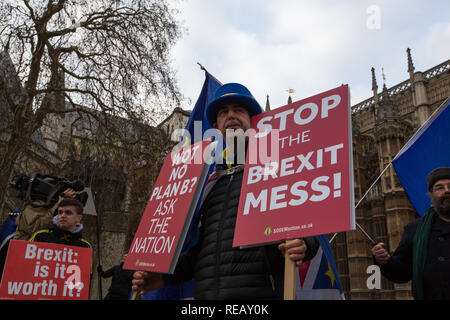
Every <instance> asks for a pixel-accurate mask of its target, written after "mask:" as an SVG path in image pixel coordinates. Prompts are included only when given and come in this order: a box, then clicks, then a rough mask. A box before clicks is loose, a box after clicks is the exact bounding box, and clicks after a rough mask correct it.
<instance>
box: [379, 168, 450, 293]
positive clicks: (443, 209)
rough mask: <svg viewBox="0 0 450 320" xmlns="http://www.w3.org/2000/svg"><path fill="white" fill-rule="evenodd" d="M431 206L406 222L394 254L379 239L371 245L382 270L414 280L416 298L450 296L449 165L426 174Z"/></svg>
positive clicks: (397, 278)
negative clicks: (375, 243) (420, 214)
mask: <svg viewBox="0 0 450 320" xmlns="http://www.w3.org/2000/svg"><path fill="white" fill-rule="evenodd" d="M427 184H428V195H429V196H430V198H431V207H430V208H429V209H428V210H427V212H426V213H425V215H424V216H423V217H422V218H420V219H417V220H415V221H412V222H411V223H409V224H407V225H406V226H405V230H404V233H403V236H402V239H401V240H400V243H399V245H398V247H397V249H396V250H395V252H394V254H393V255H390V254H389V252H388V251H387V250H386V249H385V248H384V243H378V244H377V245H375V246H374V247H373V248H372V254H373V256H374V259H375V261H376V263H377V264H378V265H379V266H380V269H381V273H382V275H383V276H385V277H386V278H387V279H389V280H390V281H392V282H398V283H403V282H408V281H410V280H412V293H413V296H414V299H416V300H424V299H426V300H450V167H441V168H437V169H434V170H433V171H431V172H430V173H429V174H428V176H427Z"/></svg>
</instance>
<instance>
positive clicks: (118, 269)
mask: <svg viewBox="0 0 450 320" xmlns="http://www.w3.org/2000/svg"><path fill="white" fill-rule="evenodd" d="M122 267H123V262H122V263H121V264H120V265H117V266H114V267H112V268H110V269H108V270H106V271H103V270H101V269H100V271H101V272H100V275H101V276H102V278H109V277H112V280H111V286H110V287H109V290H108V294H107V295H106V297H105V298H104V300H128V298H129V296H130V292H131V286H132V283H131V281H132V280H133V273H134V271H133V270H124V269H122Z"/></svg>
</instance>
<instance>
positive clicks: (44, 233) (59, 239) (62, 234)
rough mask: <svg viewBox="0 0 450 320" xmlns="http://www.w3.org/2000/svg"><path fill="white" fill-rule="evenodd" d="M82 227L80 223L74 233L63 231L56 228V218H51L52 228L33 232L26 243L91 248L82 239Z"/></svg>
mask: <svg viewBox="0 0 450 320" xmlns="http://www.w3.org/2000/svg"><path fill="white" fill-rule="evenodd" d="M82 230H83V225H82V224H81V223H80V224H79V225H77V228H76V229H75V231H74V232H70V231H65V230H63V229H61V228H60V227H59V226H58V223H57V216H55V217H54V218H53V226H52V227H51V228H50V229H43V230H39V231H37V232H35V233H34V234H33V236H32V237H31V238H30V239H29V240H28V241H37V242H49V243H57V244H62V245H67V246H76V247H84V248H92V246H91V244H90V243H89V242H88V241H87V240H85V239H83V238H82Z"/></svg>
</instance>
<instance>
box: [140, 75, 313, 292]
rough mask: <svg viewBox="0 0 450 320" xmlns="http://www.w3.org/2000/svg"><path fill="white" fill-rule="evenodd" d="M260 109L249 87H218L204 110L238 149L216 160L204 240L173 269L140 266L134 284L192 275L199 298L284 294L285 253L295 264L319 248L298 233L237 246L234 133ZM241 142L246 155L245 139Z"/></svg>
mask: <svg viewBox="0 0 450 320" xmlns="http://www.w3.org/2000/svg"><path fill="white" fill-rule="evenodd" d="M260 113H262V109H261V107H260V106H259V104H258V102H257V101H256V100H255V99H254V98H253V96H252V95H251V93H250V91H249V90H248V89H247V88H246V87H244V86H242V85H240V84H237V83H229V84H225V85H223V86H221V87H219V88H218V89H217V91H216V94H215V99H214V100H213V101H212V102H211V103H210V104H209V105H208V107H207V109H206V116H207V119H208V122H209V123H210V124H211V125H212V127H214V128H215V129H217V130H218V131H220V132H221V134H222V135H223V137H224V138H225V139H226V142H227V146H228V148H230V147H234V148H233V150H235V152H234V153H233V154H232V155H230V154H228V155H227V162H229V163H228V164H225V165H223V164H217V165H216V171H215V172H214V173H213V175H212V176H211V177H210V179H209V181H208V183H207V185H206V188H205V192H204V195H203V203H202V207H201V211H200V215H199V216H200V217H201V224H200V225H201V228H200V240H199V242H198V244H197V245H196V246H194V247H193V248H192V249H191V250H189V251H188V252H186V253H184V254H182V255H181V256H180V259H179V261H178V264H177V266H176V269H175V272H174V274H173V275H165V276H162V275H161V274H156V273H149V272H141V271H140V272H136V273H135V275H134V280H133V290H135V291H138V292H139V293H140V294H144V293H145V292H146V291H150V290H154V289H157V288H160V287H162V286H163V285H174V284H179V283H181V282H184V281H187V280H189V279H192V278H194V279H195V283H196V284H195V291H194V297H195V299H282V297H283V287H284V286H283V277H284V261H285V260H284V257H283V253H284V252H287V254H288V255H289V257H290V259H291V260H292V261H294V262H295V263H296V264H297V266H300V265H301V264H302V262H304V261H306V260H309V259H311V258H312V257H313V256H314V255H315V254H316V252H317V249H318V243H317V241H316V239H315V238H305V239H295V240H294V241H292V242H290V243H288V244H282V245H278V244H271V245H266V246H260V247H252V248H239V247H233V235H234V230H235V223H236V216H237V210H238V205H239V199H240V196H241V195H240V191H241V185H242V181H243V169H244V165H243V163H244V162H240V161H239V154H240V152H239V151H240V150H239V144H238V143H236V145H235V142H234V138H237V137H238V136H239V135H240V134H242V133H244V131H246V130H247V129H249V128H250V122H251V117H252V116H254V115H257V114H260ZM237 140H239V139H237ZM241 141H242V140H241ZM241 147H243V149H241V150H243V151H244V155H245V150H246V143H245V144H244V145H243V146H242V145H241ZM236 151H237V152H236ZM241 159H242V158H241ZM244 159H245V157H244Z"/></svg>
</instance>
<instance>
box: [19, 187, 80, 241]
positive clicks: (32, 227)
mask: <svg viewBox="0 0 450 320" xmlns="http://www.w3.org/2000/svg"><path fill="white" fill-rule="evenodd" d="M61 195H62V197H61V196H59V200H58V201H57V202H56V204H55V205H54V206H52V207H51V208H49V207H48V206H46V203H45V202H44V201H42V200H34V201H27V203H26V204H25V207H24V209H23V211H22V214H21V215H20V216H19V218H18V219H17V229H16V234H15V236H14V238H13V239H14V240H28V239H29V238H30V237H31V236H32V235H33V234H34V233H35V232H36V231H38V230H41V229H49V228H51V226H52V225H53V216H54V215H55V213H56V210H57V208H58V206H59V203H60V202H61V201H62V200H63V199H74V198H75V196H76V191H75V190H73V189H71V188H68V189H66V190H65V191H64V192H62V194H61Z"/></svg>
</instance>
